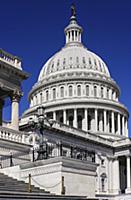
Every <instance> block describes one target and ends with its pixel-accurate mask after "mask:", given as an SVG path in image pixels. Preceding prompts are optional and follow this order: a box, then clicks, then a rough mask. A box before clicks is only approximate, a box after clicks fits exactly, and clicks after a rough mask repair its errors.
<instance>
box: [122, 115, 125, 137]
mask: <svg viewBox="0 0 131 200" xmlns="http://www.w3.org/2000/svg"><path fill="white" fill-rule="evenodd" d="M122 135H125V117H124V116H122Z"/></svg>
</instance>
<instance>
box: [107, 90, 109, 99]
mask: <svg viewBox="0 0 131 200" xmlns="http://www.w3.org/2000/svg"><path fill="white" fill-rule="evenodd" d="M107 99H109V88H107Z"/></svg>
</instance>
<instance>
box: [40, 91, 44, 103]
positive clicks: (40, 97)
mask: <svg viewBox="0 0 131 200" xmlns="http://www.w3.org/2000/svg"><path fill="white" fill-rule="evenodd" d="M42 98H43V96H42V92H41V93H40V103H42V100H43V99H42Z"/></svg>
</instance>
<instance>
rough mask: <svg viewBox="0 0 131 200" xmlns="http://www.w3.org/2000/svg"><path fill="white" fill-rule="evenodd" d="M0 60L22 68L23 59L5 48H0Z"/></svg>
mask: <svg viewBox="0 0 131 200" xmlns="http://www.w3.org/2000/svg"><path fill="white" fill-rule="evenodd" d="M0 60H2V61H3V62H6V63H7V64H10V65H12V66H14V67H16V68H18V69H21V60H20V58H18V57H16V56H13V55H11V54H9V53H7V52H5V51H4V50H2V49H0Z"/></svg>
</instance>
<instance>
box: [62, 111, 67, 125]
mask: <svg viewBox="0 0 131 200" xmlns="http://www.w3.org/2000/svg"><path fill="white" fill-rule="evenodd" d="M66 120H67V119H66V110H63V123H64V124H66Z"/></svg>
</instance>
